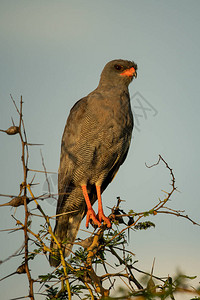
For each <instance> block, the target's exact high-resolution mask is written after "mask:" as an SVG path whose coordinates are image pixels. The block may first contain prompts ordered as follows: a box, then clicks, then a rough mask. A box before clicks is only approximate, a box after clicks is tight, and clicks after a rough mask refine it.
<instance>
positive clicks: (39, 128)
mask: <svg viewBox="0 0 200 300" xmlns="http://www.w3.org/2000/svg"><path fill="white" fill-rule="evenodd" d="M199 9H200V2H199V1H194V0H193V1H185V0H177V1H172V0H169V1H153V0H151V1H149V0H142V1H135V0H131V1H129V0H127V1H120V0H111V1H104V0H102V1H101V2H100V1H99V2H97V1H92V0H85V1H80V0H79V1H67V0H66V1H62V0H59V1H52V0H48V1H47V0H43V1H38V0H35V1H23V0H18V1H5V0H1V3H0V41H1V50H0V65H1V68H0V114H1V115H0V116H1V117H0V128H1V129H6V128H8V127H9V126H10V125H11V116H12V117H13V118H14V119H15V120H16V121H17V114H16V112H15V110H14V108H13V105H12V103H11V100H10V96H9V95H10V94H12V96H13V97H14V99H15V100H16V101H19V99H20V96H21V95H22V96H23V101H24V119H25V124H26V129H27V134H28V138H29V141H30V142H33V143H34V142H35V143H43V144H44V146H42V147H41V149H42V152H43V156H44V159H45V164H46V167H47V169H48V170H49V171H55V172H57V169H58V165H59V155H60V140H61V136H62V132H63V129H64V125H65V122H66V119H67V116H68V113H69V110H70V108H71V107H72V105H73V104H74V103H75V102H76V101H77V100H78V99H80V98H81V97H83V96H86V95H87V94H88V93H89V92H91V91H92V90H93V89H94V88H96V86H97V84H98V81H99V76H100V73H101V71H102V69H103V67H104V65H105V64H106V63H107V62H108V61H109V60H112V59H115V58H122V59H129V60H134V61H135V62H136V63H137V64H138V78H137V79H136V80H134V82H133V83H132V84H131V85H130V94H131V95H132V102H131V103H132V108H133V111H134V114H135V116H136V117H137V118H138V120H135V121H137V122H138V121H139V123H137V122H136V125H137V128H135V130H134V132H133V140H132V145H131V149H130V152H129V155H128V158H127V161H126V162H125V164H124V165H123V166H122V167H121V169H120V171H119V173H118V174H117V176H116V178H115V180H114V181H113V183H112V184H111V185H110V186H109V187H108V189H107V191H106V192H105V193H104V194H103V201H104V206H105V207H106V206H109V207H110V206H112V205H114V204H115V199H116V197H117V196H121V198H122V199H125V200H126V202H125V203H124V207H123V208H124V209H125V210H126V211H128V210H129V209H133V210H135V211H143V210H145V209H150V208H152V207H153V206H154V205H155V204H156V203H157V201H158V198H159V197H162V196H163V195H164V194H163V193H162V192H161V190H163V189H164V190H166V189H169V188H170V186H169V183H170V177H169V175H168V173H167V171H166V169H165V167H164V166H163V167H161V166H159V167H157V168H154V169H147V168H146V167H145V162H146V163H148V164H151V163H154V162H156V161H157V158H158V155H159V154H161V155H163V157H164V158H165V159H166V161H167V162H168V163H169V165H170V166H171V167H172V168H173V170H174V173H175V176H176V185H177V186H178V189H179V191H180V193H178V192H177V193H176V194H175V195H174V197H173V201H172V202H171V203H170V205H171V207H172V208H177V209H181V210H185V211H186V214H188V215H189V216H190V217H191V218H192V219H194V220H196V221H199V206H200V205H199V193H198V188H199V177H200V176H199V163H200V158H199V147H200V142H199V129H200V126H199V109H200V104H199V94H200V88H199V86H200V85H199V78H200V61H199V48H200V39H199V28H200V20H199ZM135 93H137V94H136V96H133V95H135ZM138 99H139V100H138ZM138 101H139V102H138ZM138 103H142V104H143V106H144V105H145V107H146V108H149V110H148V111H147V114H146V115H144V114H143V112H142V111H141V110H140V109H139V108H138ZM155 112H156V113H155ZM138 115H141V116H140V117H139V116H138ZM0 139H1V147H0V167H1V174H0V192H1V193H3V194H6V193H8V194H18V191H19V184H20V183H21V182H22V170H21V165H20V143H19V141H18V137H17V136H14V137H10V136H6V135H4V134H1V136H0ZM30 168H33V169H40V170H41V169H42V163H41V157H40V147H38V148H31V150H30ZM35 180H36V182H40V185H39V186H38V187H36V188H35V190H34V192H35V194H36V195H37V194H40V193H41V192H42V191H43V190H44V189H45V185H44V181H45V178H44V176H42V175H38V174H37V176H36V179H35ZM52 180H53V189H54V192H56V181H55V177H52ZM5 201H6V199H4V198H1V203H4V202H5ZM42 205H43V207H44V209H45V211H46V212H47V213H48V214H49V215H54V214H55V203H51V202H50V201H49V202H48V201H47V202H46V203H42ZM105 211H106V214H108V213H109V210H108V209H106V208H105ZM0 214H1V218H0V223H1V228H2V229H5V228H13V226H14V222H13V220H12V219H11V217H10V209H9V208H1V210H0ZM17 216H18V217H19V218H21V219H23V209H22V208H19V209H18V211H17ZM153 222H154V223H155V224H156V228H155V229H151V230H148V231H145V232H132V234H131V241H130V245H129V246H130V249H131V250H132V251H133V252H134V253H136V259H138V260H139V263H138V267H141V268H143V269H145V270H147V271H149V270H150V269H151V264H152V261H153V258H154V257H156V265H155V274H158V275H160V276H165V275H167V274H173V273H175V272H176V271H177V269H180V270H181V271H183V272H185V273H187V274H188V275H199V276H200V273H199V269H200V268H199V267H200V265H199V263H198V262H199V247H200V240H199V228H198V227H195V226H194V225H192V224H191V223H189V222H188V221H187V220H183V219H180V218H176V217H170V216H168V215H158V216H156V217H154V218H153ZM84 224H85V221H83V228H84ZM1 234H2V239H3V240H4V243H3V244H2V243H1V256H2V257H1V258H0V259H5V258H6V257H7V256H8V255H10V254H12V253H13V250H14V249H16V248H17V247H18V246H20V245H21V243H22V234H21V237H20V238H19V236H20V235H19V234H16V233H13V234H7V233H1ZM19 263H20V260H19V259H14V260H13V261H9V262H7V263H4V264H3V265H2V266H1V267H0V268H1V273H2V276H4V275H6V274H8V273H11V272H13V270H15V268H17V266H18V265H19ZM36 265H37V271H38V268H41V270H42V271H41V272H43V271H46V272H47V271H49V270H50V268H49V266H48V263H47V262H43V263H42V265H41V263H38V264H37V263H36ZM33 272H36V271H34V267H33ZM11 284H12V286H13V290H10V289H9V288H8V287H9V286H10V285H11ZM16 287H17V290H18V293H19V294H18V295H19V296H20V295H22V293H24V291H25V287H24V277H23V278H21V277H20V278H19V277H17V276H15V277H12V278H11V279H10V280H8V279H7V280H6V281H4V282H3V283H2V282H1V290H2V293H4V295H5V299H9V298H11V297H14V296H18V295H16V289H15V288H16ZM38 299H39V298H38ZM181 299H183V297H182V298H181ZM185 299H189V298H187V296H186V298H185Z"/></svg>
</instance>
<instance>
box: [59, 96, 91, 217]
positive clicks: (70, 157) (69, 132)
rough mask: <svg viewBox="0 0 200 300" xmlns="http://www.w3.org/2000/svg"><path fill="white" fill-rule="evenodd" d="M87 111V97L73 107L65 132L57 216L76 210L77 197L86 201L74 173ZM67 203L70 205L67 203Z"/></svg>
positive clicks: (61, 156)
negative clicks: (77, 150) (76, 148)
mask: <svg viewBox="0 0 200 300" xmlns="http://www.w3.org/2000/svg"><path fill="white" fill-rule="evenodd" d="M86 109H87V98H86V97H85V98H82V99H81V100H79V101H78V102H76V103H75V105H74V106H73V107H72V109H71V111H70V114H69V117H68V119H67V123H66V126H65V129H64V132H63V137H62V143H61V155H60V167H59V171H58V194H59V197H58V204H57V212H56V213H57V214H59V213H62V212H63V211H66V210H68V211H70V210H73V209H74V208H76V206H77V205H76V204H77V203H75V202H76V201H78V200H77V197H78V198H81V199H83V200H84V198H83V197H82V193H80V191H79V189H78V188H77V187H76V186H75V185H74V173H75V169H76V168H77V157H76V154H75V151H73V150H74V148H75V146H76V144H77V143H78V141H79V139H80V132H81V128H82V122H81V120H82V119H83V118H84V114H85V112H86ZM77 189H78V190H77ZM75 190H76V191H75ZM69 196H70V197H69ZM81 199H80V200H81ZM67 201H68V202H69V203H66V202H67Z"/></svg>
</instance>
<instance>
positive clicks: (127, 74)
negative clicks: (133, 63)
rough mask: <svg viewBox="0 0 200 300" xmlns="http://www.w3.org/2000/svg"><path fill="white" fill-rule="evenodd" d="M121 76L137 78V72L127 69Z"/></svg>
mask: <svg viewBox="0 0 200 300" xmlns="http://www.w3.org/2000/svg"><path fill="white" fill-rule="evenodd" d="M120 75H121V76H128V77H135V78H137V72H136V70H135V69H134V68H133V67H132V68H130V69H127V70H125V71H123V72H122V73H121V74H120Z"/></svg>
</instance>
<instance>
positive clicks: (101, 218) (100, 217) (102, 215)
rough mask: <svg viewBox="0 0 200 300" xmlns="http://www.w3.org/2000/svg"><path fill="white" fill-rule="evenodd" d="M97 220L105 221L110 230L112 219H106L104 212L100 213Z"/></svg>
mask: <svg viewBox="0 0 200 300" xmlns="http://www.w3.org/2000/svg"><path fill="white" fill-rule="evenodd" d="M97 218H98V219H99V221H100V222H102V221H104V222H105V224H106V225H107V227H108V228H110V227H111V226H112V225H111V222H110V219H109V218H108V217H106V216H105V215H104V213H103V212H102V211H100V212H98V214H97Z"/></svg>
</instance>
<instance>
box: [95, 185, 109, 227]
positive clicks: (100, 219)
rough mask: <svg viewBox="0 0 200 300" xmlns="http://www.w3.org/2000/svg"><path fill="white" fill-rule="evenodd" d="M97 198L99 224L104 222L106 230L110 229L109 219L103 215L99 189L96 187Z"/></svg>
mask: <svg viewBox="0 0 200 300" xmlns="http://www.w3.org/2000/svg"><path fill="white" fill-rule="evenodd" d="M96 190H97V198H98V219H99V221H100V222H102V221H105V223H106V225H107V227H108V228H110V227H111V223H110V220H109V218H107V217H106V216H105V215H104V213H103V207H102V200H101V187H100V186H99V185H96Z"/></svg>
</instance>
